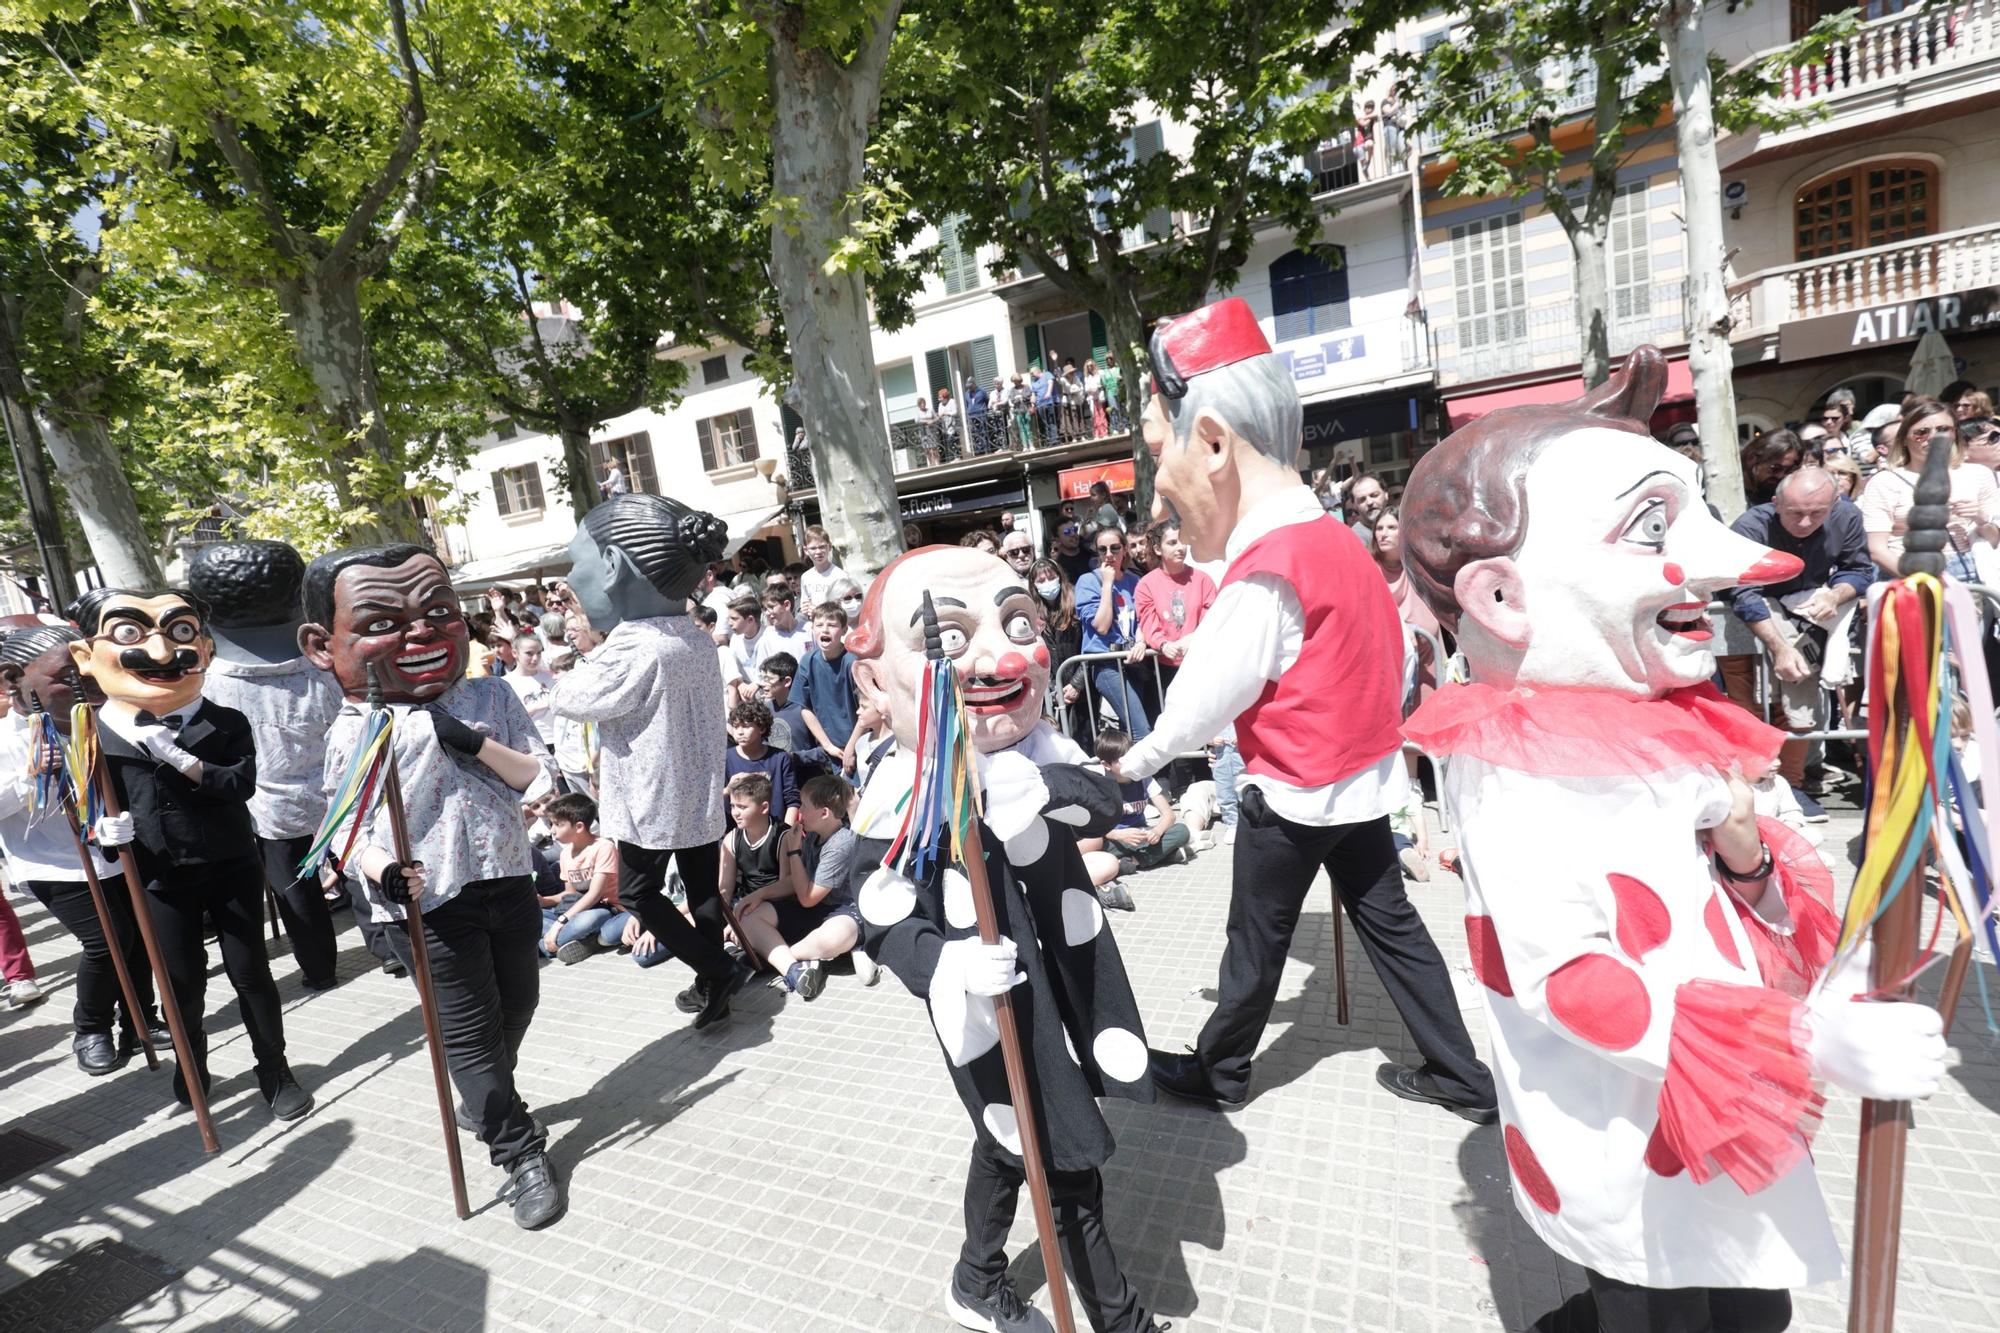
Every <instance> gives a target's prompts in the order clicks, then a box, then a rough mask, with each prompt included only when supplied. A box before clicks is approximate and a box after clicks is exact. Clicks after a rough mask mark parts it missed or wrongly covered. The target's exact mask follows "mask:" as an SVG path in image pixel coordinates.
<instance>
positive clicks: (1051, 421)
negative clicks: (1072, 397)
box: [1028, 366, 1056, 445]
mask: <svg viewBox="0 0 2000 1333" xmlns="http://www.w3.org/2000/svg"><path fill="white" fill-rule="evenodd" d="M1028 375H1029V379H1030V381H1031V382H1030V384H1029V386H1028V387H1029V388H1030V389H1032V390H1033V391H1034V395H1035V415H1036V416H1037V417H1039V418H1040V419H1041V423H1042V443H1043V444H1045V445H1048V444H1054V443H1055V442H1056V377H1055V376H1053V375H1051V374H1049V373H1048V372H1047V371H1045V370H1043V369H1042V368H1041V367H1040V366H1032V367H1030V368H1029V371H1028Z"/></svg>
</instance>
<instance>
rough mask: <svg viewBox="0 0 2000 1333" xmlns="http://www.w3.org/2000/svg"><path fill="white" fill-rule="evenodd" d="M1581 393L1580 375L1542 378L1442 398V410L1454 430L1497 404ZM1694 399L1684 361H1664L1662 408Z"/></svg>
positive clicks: (1564, 400) (1564, 399)
mask: <svg viewBox="0 0 2000 1333" xmlns="http://www.w3.org/2000/svg"><path fill="white" fill-rule="evenodd" d="M1582 396H1583V377H1582V376H1581V375H1573V376H1571V377H1570V378H1568V379H1560V380H1546V381H1544V382H1543V383H1540V384H1517V385H1515V386H1514V387H1513V388H1510V389H1495V390H1493V391H1492V392H1491V393H1474V394H1467V395H1466V396H1465V397H1463V398H1446V399H1445V402H1444V406H1445V410H1446V411H1447V412H1449V413H1450V414H1451V428H1452V429H1453V430H1457V429H1458V428H1459V427H1461V426H1463V425H1465V424H1466V423H1467V422H1469V421H1475V420H1477V419H1478V418H1480V417H1483V416H1485V415H1486V414H1487V413H1488V412H1491V411H1493V410H1494V409H1496V408H1501V407H1527V406H1531V405H1534V404H1537V403H1569V402H1574V401H1576V400H1577V399H1578V398H1581V397H1582ZM1693 399H1694V373H1693V372H1692V371H1690V370H1689V369H1688V363H1687V362H1686V360H1679V361H1669V362H1667V391H1666V393H1665V394H1664V395H1662V396H1661V398H1660V406H1661V407H1662V408H1663V409H1664V408H1666V407H1667V406H1668V405H1670V404H1678V403H1684V402H1692V401H1693Z"/></svg>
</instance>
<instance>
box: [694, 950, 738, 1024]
mask: <svg viewBox="0 0 2000 1333" xmlns="http://www.w3.org/2000/svg"><path fill="white" fill-rule="evenodd" d="M749 979H750V971H749V969H748V968H742V967H738V966H736V965H735V964H733V963H732V964H730V967H729V975H728V976H726V977H724V978H723V979H722V980H720V981H718V982H715V983H714V984H713V985H711V986H710V987H709V988H708V1002H707V1003H706V1004H704V1005H702V1007H701V1012H700V1013H699V1014H696V1015H695V1020H694V1026H695V1030H696V1031H700V1030H701V1029H702V1028H705V1027H708V1026H709V1025H710V1024H712V1023H720V1022H721V1021H722V1020H723V1019H725V1018H727V1017H729V997H730V996H732V995H734V994H736V992H737V991H739V990H742V989H743V983H744V982H746V981H748V980H749Z"/></svg>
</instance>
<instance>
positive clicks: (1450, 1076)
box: [1195, 787, 1494, 1106]
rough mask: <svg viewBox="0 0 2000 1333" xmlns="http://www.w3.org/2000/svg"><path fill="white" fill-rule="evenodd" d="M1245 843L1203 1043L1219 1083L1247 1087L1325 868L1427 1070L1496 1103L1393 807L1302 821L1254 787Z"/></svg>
mask: <svg viewBox="0 0 2000 1333" xmlns="http://www.w3.org/2000/svg"><path fill="white" fill-rule="evenodd" d="M1235 853H1236V854H1235V861H1234V878H1235V883H1234V886H1233V887H1232V888H1231V890H1230V899H1229V925H1228V937H1227V939H1228V942H1227V944H1226V945H1225V946H1224V948H1223V951H1222V975H1221V977H1220V979H1219V981H1218V983H1217V987H1216V988H1217V990H1218V992H1219V998H1218V999H1217V1001H1216V1005H1215V1012H1214V1013H1213V1014H1211V1015H1209V1019H1208V1023H1207V1025H1206V1026H1204V1027H1203V1028H1202V1030H1201V1037H1200V1039H1199V1040H1198V1041H1197V1043H1196V1046H1195V1050H1196V1052H1197V1053H1198V1054H1199V1055H1200V1057H1201V1062H1202V1065H1203V1066H1204V1067H1205V1068H1206V1069H1207V1071H1208V1075H1209V1078H1210V1080H1211V1082H1212V1083H1213V1084H1214V1086H1215V1089H1216V1091H1218V1092H1221V1093H1224V1094H1226V1095H1231V1096H1240V1095H1242V1094H1243V1092H1244V1091H1245V1090H1246V1089H1247V1088H1248V1087H1249V1086H1250V1057H1251V1056H1252V1055H1254V1054H1255V1053H1256V1050H1257V1041H1258V1039H1259V1038H1260V1037H1262V1036H1263V1035H1264V1026H1265V1024H1267V1023H1268V1022H1270V1020H1271V1007H1272V1005H1273V1004H1274V1003H1276V1001H1277V997H1278V978H1279V976H1280V974H1281V973H1282V972H1283V971H1284V968H1285V956H1286V954H1287V953H1288V952H1290V950H1291V945H1292V932H1293V931H1294V930H1296V929H1297V928H1298V924H1299V910H1300V908H1301V907H1302V906H1304V904H1305V899H1306V893H1307V891H1308V890H1309V889H1311V888H1312V884H1313V878H1314V876H1315V875H1317V874H1318V873H1319V871H1320V870H1321V868H1324V869H1325V870H1326V873H1327V875H1328V876H1329V877H1330V878H1331V879H1332V881H1333V887H1334V891H1335V892H1336V893H1338V894H1339V895H1340V902H1341V906H1342V907H1343V908H1345V909H1346V912H1347V919H1348V920H1349V921H1351V922H1353V923H1354V933H1355V934H1357V935H1359V936H1360V937H1361V944H1362V947H1363V948H1365V949H1366V950H1367V951H1368V959H1369V961H1370V962H1371V963H1373V964H1374V965H1375V972H1376V975H1377V976H1379V977H1381V979H1382V988H1383V989H1384V990H1386V991H1387V992H1388V993H1389V1000H1390V1003H1392V1004H1394V1005H1395V1006H1396V1012H1397V1013H1399V1014H1401V1015H1402V1017H1403V1024H1404V1026H1405V1027H1407V1028H1409V1030H1410V1036H1411V1037H1412V1038H1414V1039H1415V1041H1416V1043H1417V1050H1418V1051H1419V1052H1421V1053H1422V1055H1423V1057H1424V1068H1425V1070H1426V1072H1428V1073H1429V1074H1430V1075H1431V1076H1432V1077H1433V1078H1435V1079H1436V1080H1437V1083H1438V1088H1439V1090H1440V1091H1441V1092H1443V1093H1444V1094H1445V1095H1447V1096H1451V1097H1457V1098H1462V1099H1463V1100H1465V1101H1467V1102H1473V1103H1477V1104H1479V1105H1483V1106H1490V1105H1492V1104H1493V1100H1494V1092H1493V1075H1492V1074H1491V1073H1489V1072H1488V1071H1487V1069H1486V1066H1485V1065H1483V1064H1481V1063H1480V1061H1479V1057H1478V1055H1476V1054H1475V1053H1474V1052H1473V1048H1472V1038H1471V1037H1470V1036H1469V1035H1467V1033H1466V1031H1465V1020H1464V1019H1463V1018H1461V1017H1460V1016H1459V1012H1458V1001H1457V1000H1456V999H1454V998H1453V996H1452V991H1451V976H1450V974H1449V973H1447V972H1446V970H1445V965H1444V959H1443V957H1441V956H1440V955H1439V953H1438V949H1437V944H1436V943H1435V942H1434V941H1433V940H1432V939H1431V934H1430V931H1429V930H1427V929H1425V927H1424V922H1423V918H1422V917H1420V916H1418V915H1417V909H1416V908H1414V907H1412V906H1411V905H1410V899H1409V895H1408V894H1406V893H1405V892H1404V891H1403V872H1402V868H1401V866H1400V865H1398V863H1397V861H1396V844H1395V840H1394V839H1393V838H1391V837H1390V835H1389V821H1388V819H1387V818H1386V817H1383V818H1379V819H1369V820H1364V821H1362V822H1361V823H1358V824H1330V825H1325V826H1319V825H1311V824H1294V823H1293V822H1291V821H1290V820H1288V819H1284V818H1281V817H1280V816H1278V815H1276V814H1274V813H1273V812H1272V811H1271V809H1270V807H1269V806H1268V805H1267V804H1265V801H1264V796H1263V793H1262V792H1261V791H1259V790H1258V789H1257V788H1256V787H1249V788H1246V789H1245V790H1244V793H1243V798H1242V805H1241V815H1240V817H1239V819H1238V821H1237V825H1236V847H1235ZM1328 961H1329V962H1330V961H1331V960H1330V959H1329V960H1328Z"/></svg>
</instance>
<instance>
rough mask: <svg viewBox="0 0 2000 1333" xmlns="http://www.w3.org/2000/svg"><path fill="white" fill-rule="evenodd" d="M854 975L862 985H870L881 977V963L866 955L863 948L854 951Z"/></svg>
mask: <svg viewBox="0 0 2000 1333" xmlns="http://www.w3.org/2000/svg"><path fill="white" fill-rule="evenodd" d="M854 975H855V976H856V977H859V978H860V979H861V984H862V985H864V986H872V985H874V984H875V983H876V982H878V981H880V980H881V979H882V965H881V964H880V963H878V962H876V961H875V960H874V959H873V958H870V957H869V956H868V953H867V951H866V950H864V949H856V950H855V951H854Z"/></svg>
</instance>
